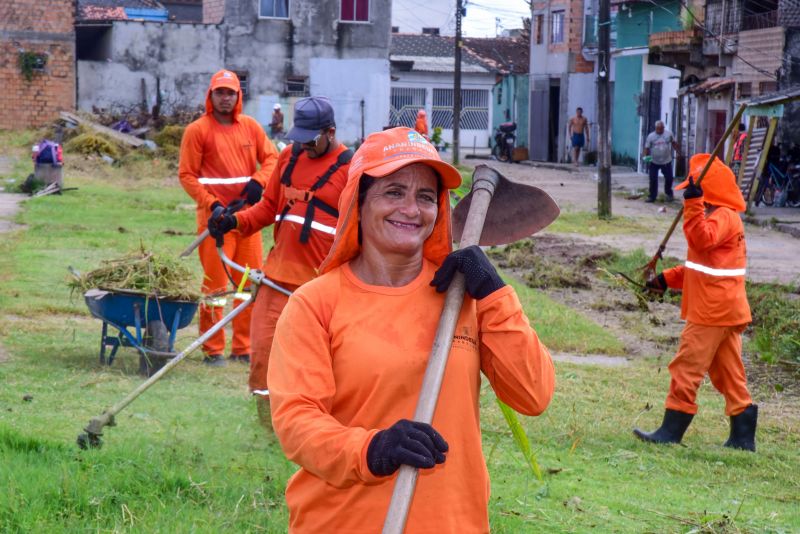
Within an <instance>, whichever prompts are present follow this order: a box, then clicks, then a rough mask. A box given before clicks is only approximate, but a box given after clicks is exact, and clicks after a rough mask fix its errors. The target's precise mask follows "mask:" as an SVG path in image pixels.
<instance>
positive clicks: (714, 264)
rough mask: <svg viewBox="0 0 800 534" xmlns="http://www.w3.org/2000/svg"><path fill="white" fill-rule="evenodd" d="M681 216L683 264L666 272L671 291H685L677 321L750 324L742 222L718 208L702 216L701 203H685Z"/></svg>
mask: <svg viewBox="0 0 800 534" xmlns="http://www.w3.org/2000/svg"><path fill="white" fill-rule="evenodd" d="M684 210H685V211H684V220H683V232H684V234H685V235H686V241H687V243H688V245H689V251H688V253H687V257H686V264H685V265H680V266H678V267H673V268H672V269H666V270H665V271H664V278H665V279H666V281H667V285H668V286H669V287H672V288H676V289H683V298H682V302H681V318H682V319H685V320H687V321H689V322H692V323H696V324H701V325H707V326H734V325H741V324H746V323H749V322H750V321H751V320H752V318H751V316H750V305H749V304H748V302H747V293H746V291H745V266H746V265H747V246H746V243H745V238H744V225H743V224H742V220H741V219H740V218H739V215H738V214H737V213H736V212H735V211H734V210H732V209H731V208H728V207H722V206H721V207H717V208H716V209H714V210H713V211H712V212H711V213H710V214H709V215H708V216H706V214H705V209H704V207H703V199H702V198H693V199H688V200H686V202H685V204H684Z"/></svg>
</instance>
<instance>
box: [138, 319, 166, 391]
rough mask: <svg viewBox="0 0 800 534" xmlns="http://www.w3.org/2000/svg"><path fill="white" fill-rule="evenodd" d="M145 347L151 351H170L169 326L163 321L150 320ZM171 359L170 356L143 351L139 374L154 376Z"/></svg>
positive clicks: (146, 331)
mask: <svg viewBox="0 0 800 534" xmlns="http://www.w3.org/2000/svg"><path fill="white" fill-rule="evenodd" d="M142 344H143V345H144V347H145V348H146V349H149V350H150V351H155V352H162V353H166V352H168V351H169V331H168V330H167V326H166V325H165V324H164V323H163V322H161V321H150V322H148V323H147V329H146V330H145V338H144V340H143V343H142ZM167 361H169V356H164V355H162V354H153V353H152V352H143V353H142V354H140V355H139V374H141V375H144V376H146V377H148V378H149V377H151V376H153V375H154V374H155V373H156V372H158V370H159V369H161V368H162V367H164V364H165V363H167Z"/></svg>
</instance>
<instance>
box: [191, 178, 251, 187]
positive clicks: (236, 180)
mask: <svg viewBox="0 0 800 534" xmlns="http://www.w3.org/2000/svg"><path fill="white" fill-rule="evenodd" d="M197 181H198V182H200V183H201V184H203V185H220V184H246V183H247V182H249V181H250V177H249V176H235V177H232V178H205V177H203V178H198V179H197Z"/></svg>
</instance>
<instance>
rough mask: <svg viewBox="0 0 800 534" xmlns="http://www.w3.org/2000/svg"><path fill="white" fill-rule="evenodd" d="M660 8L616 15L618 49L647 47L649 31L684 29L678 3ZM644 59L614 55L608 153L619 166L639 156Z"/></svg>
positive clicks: (643, 7)
mask: <svg viewBox="0 0 800 534" xmlns="http://www.w3.org/2000/svg"><path fill="white" fill-rule="evenodd" d="M659 5H660V6H662V7H663V9H662V7H657V6H654V5H652V4H638V3H637V4H627V6H628V10H625V11H620V12H619V13H618V14H617V49H621V48H635V47H646V46H647V45H648V38H649V36H650V33H651V32H652V33H657V32H665V31H677V30H682V29H683V27H682V26H681V23H680V18H679V13H680V2H678V1H669V2H663V3H662V2H659ZM629 13H630V16H629ZM651 17H652V22H651ZM651 25H652V28H651ZM646 58H647V56H641V55H640V56H624V57H623V56H617V57H616V58H615V60H614V61H615V78H614V95H613V104H612V117H611V151H612V154H613V157H614V160H615V161H617V162H620V163H634V164H635V162H636V158H637V157H638V154H639V148H640V147H639V129H640V127H641V126H640V124H641V123H640V117H639V115H638V103H639V95H640V94H641V92H642V87H643V85H642V65H643V63H642V62H643V61H646V60H647V59H646Z"/></svg>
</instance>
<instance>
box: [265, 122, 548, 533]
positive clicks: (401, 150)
mask: <svg viewBox="0 0 800 534" xmlns="http://www.w3.org/2000/svg"><path fill="white" fill-rule="evenodd" d="M460 181H461V178H460V175H459V173H458V171H457V170H456V169H455V168H453V167H452V166H450V165H448V164H446V163H444V162H443V161H441V159H440V158H439V156H438V154H437V152H436V150H435V149H434V147H433V146H431V144H430V143H428V142H427V141H425V140H424V139H423V138H422V136H420V135H419V134H418V133H417V132H415V131H413V130H411V129H409V128H394V129H391V130H386V131H384V132H379V133H374V134H372V135H370V136H369V137H368V138H367V140H366V141H365V142H364V144H363V145H362V146H361V147H360V148H359V149H358V151H357V152H356V154H355V155H354V157H353V160H352V163H351V166H350V170H349V174H348V182H347V185H346V187H345V189H344V191H343V193H342V197H341V199H340V203H339V211H340V214H341V215H340V217H339V221H338V223H337V228H336V238H335V241H334V244H333V248H332V249H331V251H330V253H329V254H328V257H327V258H326V259H325V262H323V264H322V266H321V267H320V271H321V273H322V274H321V276H320V277H318V278H316V279H314V280H312V281H311V282H309V283H307V284H305V285H303V286H302V287H301V288H300V289H298V290H297V291H296V292H295V293H294V295H292V297H291V298H290V299H289V302H288V304H287V306H286V308H285V309H284V311H283V314H282V315H281V317H280V319H279V320H278V327H277V331H276V334H275V341H274V344H273V346H272V357H271V362H270V367H269V385H270V395H271V397H272V409H273V412H272V414H273V415H272V420H273V424H274V427H275V432H276V434H277V436H278V438H279V440H280V442H281V446H282V447H283V450H284V452H285V453H286V455H287V457H288V458H289V459H290V460H292V461H294V462H296V463H297V464H299V465H300V470H299V471H298V472H297V473H296V474H295V475H294V476H293V477H292V478H291V480H290V481H289V483H288V486H287V489H286V501H287V504H288V506H289V511H290V520H289V530H290V532H295V533H303V532H319V531H320V530H321V529H322V530H325V531H326V532H349V533H374V532H379V531H380V529H381V525H382V524H383V520H384V518H385V515H386V512H387V510H388V505H389V500H390V496H391V492H392V487H393V485H394V478H395V473H396V471H397V469H398V468H399V467H400V465H402V464H407V465H411V466H414V467H417V468H420V469H422V471H421V472H420V478H419V482H418V484H417V490H416V495H415V497H414V499H413V501H412V504H411V509H410V512H409V519H408V526H407V532H415V533H416V532H436V533H437V534H438V533H455V532H458V533H472V532H488V530H489V521H488V500H489V478H488V474H487V470H486V464H485V461H484V458H483V455H482V451H481V434H480V413H479V396H480V384H481V377H480V373H481V372H483V374H484V375H485V376H486V378H488V380H489V382H490V383H491V385H492V387H493V388H494V390H495V392H496V393H497V395H498V397H499V398H500V399H502V400H503V401H504V402H506V403H507V404H509V405H510V406H512V407H513V408H514V409H516V410H517V411H519V412H521V413H524V414H528V415H538V414H540V413H542V411H544V409H545V408H546V407H547V405H548V403H549V402H550V399H551V397H552V395H553V389H554V382H555V378H554V369H553V363H552V360H551V358H550V354H549V353H548V351H547V348H546V347H545V346H544V345H543V344H542V343H541V342H540V341H539V339H538V337H537V335H536V332H535V331H534V330H533V329H532V328H531V326H530V325H529V323H528V319H527V318H526V317H525V314H524V312H523V310H522V307H521V305H520V302H519V300H518V298H517V295H516V294H515V292H514V290H513V289H512V288H511V287H510V286H508V285H506V284H505V283H504V282H503V281H502V279H501V278H500V277H499V276H498V274H497V272H496V271H495V269H494V267H493V266H492V264H491V263H490V262H489V261H488V259H487V258H486V256H485V255H484V254H483V252H482V251H481V250H480V248H478V247H469V248H466V249H463V250H458V251H456V252H451V250H452V236H451V232H450V205H449V190H450V189H453V188H455V187H457V186H458V185H459V183H460ZM455 271H461V272H463V273H464V275H465V279H466V287H467V294H468V296H467V297H466V299H465V301H464V305H463V307H462V309H461V313H460V317H459V319H458V324H457V327H456V335H455V336H454V340H453V346H452V349H451V353H450V358H449V363H448V366H447V371H446V373H445V377H444V382H443V385H442V389H441V395H440V397H439V403H438V407H437V409H436V414H435V416H434V419H433V422H432V425H427V424H424V423H418V422H412V421H409V420H408V419H410V418H411V417H412V414H413V412H414V407H415V405H416V401H417V397H418V395H419V391H420V387H421V383H422V377H423V374H424V372H425V368H426V364H427V360H428V355H429V353H430V350H431V346H432V344H433V339H434V335H435V332H436V328H437V323H438V321H439V314H440V313H441V311H442V308H443V303H444V294H443V292H444V291H446V289H447V287H448V285H449V283H450V281H451V279H452V276H453V274H454V272H455ZM432 286H433V287H432Z"/></svg>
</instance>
